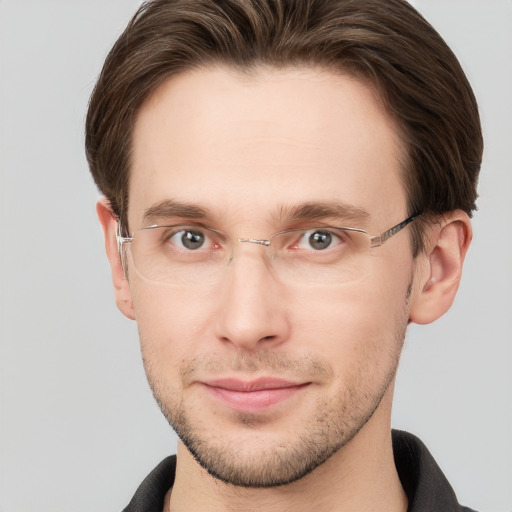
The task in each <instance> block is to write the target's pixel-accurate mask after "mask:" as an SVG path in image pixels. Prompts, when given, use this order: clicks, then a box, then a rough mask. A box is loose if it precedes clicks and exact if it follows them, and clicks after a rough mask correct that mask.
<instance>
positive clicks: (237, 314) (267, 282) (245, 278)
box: [216, 244, 290, 351]
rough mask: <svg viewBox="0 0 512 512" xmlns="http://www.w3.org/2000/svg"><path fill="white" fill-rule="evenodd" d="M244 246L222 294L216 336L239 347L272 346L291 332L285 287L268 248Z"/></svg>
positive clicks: (238, 251)
mask: <svg viewBox="0 0 512 512" xmlns="http://www.w3.org/2000/svg"><path fill="white" fill-rule="evenodd" d="M242 245H243V247H241V246H238V247H237V249H238V250H237V251H235V252H236V255H235V256H234V258H233V259H232V260H231V262H230V264H229V267H228V271H227V272H228V276H227V280H226V281H225V284H224V286H223V289H222V291H221V292H220V294H219V315H218V317H217V323H216V335H217V338H218V339H220V340H221V341H223V342H224V343H231V344H232V345H234V346H236V347H237V348H239V349H243V350H247V351H256V350H261V349H270V348H272V347H275V346H277V345H279V344H281V343H284V342H285V341H286V340H287V339H288V338H289V335H290V324H289V318H288V315H287V301H286V289H285V287H284V286H283V285H282V284H281V283H280V282H279V280H278V279H277V278H276V277H275V275H274V274H273V272H272V268H271V266H270V263H269V260H268V259H267V258H265V247H262V246H261V245H252V244H242Z"/></svg>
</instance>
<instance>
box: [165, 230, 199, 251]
mask: <svg viewBox="0 0 512 512" xmlns="http://www.w3.org/2000/svg"><path fill="white" fill-rule="evenodd" d="M167 240H168V242H170V243H171V244H173V245H175V246H176V247H178V248H179V249H186V250H189V251H195V250H197V249H201V248H203V247H204V246H205V245H206V244H207V242H208V236H207V235H206V234H205V233H204V232H203V231H199V230H197V229H181V230H180V231H176V232H175V233H173V234H171V235H170V236H169V238H168V239H167Z"/></svg>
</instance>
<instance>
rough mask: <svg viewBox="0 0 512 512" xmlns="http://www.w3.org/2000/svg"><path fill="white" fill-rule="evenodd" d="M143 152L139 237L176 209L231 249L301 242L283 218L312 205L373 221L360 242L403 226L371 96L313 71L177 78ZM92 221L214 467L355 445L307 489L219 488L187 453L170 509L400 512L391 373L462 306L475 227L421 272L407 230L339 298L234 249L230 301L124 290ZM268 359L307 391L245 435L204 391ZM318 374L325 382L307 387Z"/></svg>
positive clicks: (139, 152) (147, 126) (128, 305)
mask: <svg viewBox="0 0 512 512" xmlns="http://www.w3.org/2000/svg"><path fill="white" fill-rule="evenodd" d="M133 149H134V153H133V162H132V169H131V174H130V187H129V201H130V204H129V211H128V220H129V230H130V232H133V231H135V230H136V229H138V228H140V227H143V226H144V222H145V221H144V214H145V213H146V212H147V211H148V209H149V208H152V207H154V206H155V205H158V204H160V203H161V202H162V201H170V200H172V201H175V202H176V201H177V202H179V203H180V204H186V205H191V206H195V207H200V208H202V209H203V210H204V212H205V213H204V216H203V218H202V219H201V222H202V223H204V224H206V225H208V226H209V227H212V228H215V229H222V230H223V231H225V232H228V233H229V234H231V235H232V236H233V238H236V237H239V236H242V237H257V238H265V239H266V238H268V237H269V236H270V235H272V234H273V233H275V232H277V231H279V230H282V229H289V228H292V227H297V226H290V225H288V224H289V223H290V222H291V221H290V220H289V216H286V215H280V214H279V212H281V213H282V212H283V211H284V212H289V211H293V209H294V208H296V207H297V206H298V205H302V204H305V203H308V204H310V203H322V204H339V203H340V202H342V203H343V204H345V205H346V204H349V205H351V206H354V207H355V208H356V209H357V210H358V211H360V210H361V211H365V212H366V213H367V215H366V216H362V217H361V219H360V224H362V225H357V226H353V227H362V228H364V229H367V230H368V232H369V233H370V234H378V233H380V232H382V231H384V230H386V229H388V228H390V227H391V226H393V225H394V224H396V223H398V222H400V221H401V220H403V219H405V218H406V217H407V216H408V214H407V207H406V205H407V197H406V192H405V190H404V187H403V184H402V182H401V179H400V173H401V172H402V170H401V168H400V162H401V161H403V158H401V157H402V156H403V151H404V149H403V147H402V146H401V143H400V138H399V135H398V133H397V130H396V126H395V124H394V122H393V120H392V119H391V118H390V117H389V116H388V115H387V114H386V112H385V111H384V110H383V108H382V106H381V104H380V103H379V101H378V100H377V98H376V96H375V95H374V93H373V91H372V89H371V88H370V87H369V86H367V85H365V84H363V83H361V82H360V81H358V80H355V79H354V78H351V77H349V76H343V75H335V74H333V73H331V72H328V71H325V70H321V69H312V68H293V69H281V70H276V69H268V68H264V69H259V70H257V71H255V72H251V73H250V74H246V75H241V74H239V73H237V72H235V71H233V70H231V69H228V68H219V67H215V68H211V69H200V70H195V71H191V72H186V73H183V74H181V75H178V76H177V77H174V78H173V79H170V80H169V81H167V82H166V83H164V84H163V85H162V86H160V87H159V89H157V91H156V92H155V93H154V94H153V95H152V96H151V97H150V98H149V99H148V100H147V101H146V102H145V104H144V105H143V106H142V108H141V110H140V112H139V114H138V118H137V123H136V127H135V131H134V138H133ZM97 210H98V215H99V218H100V222H101V224H102V226H103V229H104V233H105V240H106V250H107V255H108V258H109V261H110V265H111V268H112V276H113V283H114V289H115V295H116V301H117V305H118V307H119V309H120V310H121V312H122V313H123V314H125V315H126V316H127V317H128V318H131V319H134V320H136V321H137V323H138V328H139V332H140V337H141V346H142V353H143V356H144V360H145V365H146V371H147V373H148V378H149V381H150V383H151V385H152V387H153V391H154V393H155V395H156V396H157V398H158V399H159V401H160V402H161V403H162V408H163V410H164V413H166V415H168V416H172V414H173V411H176V410H180V411H181V412H183V415H184V416H185V417H186V419H187V421H188V423H187V426H188V427H189V428H191V429H192V430H193V433H194V434H196V435H197V436H198V438H200V439H201V441H202V442H203V444H204V445H206V446H208V447H209V448H211V449H212V450H213V452H212V453H214V454H216V455H215V457H214V462H215V461H216V460H217V459H218V458H219V456H223V455H225V457H226V462H227V463H228V464H232V465H233V468H234V471H235V472H236V471H240V472H242V473H243V474H247V475H253V476H254V475H256V476H257V475H258V474H260V473H262V472H264V471H265V468H266V466H265V462H266V461H268V460H270V458H271V456H272V454H274V453H276V452H283V453H284V454H285V455H286V454H287V453H288V452H289V451H290V452H291V451H292V450H293V449H294V448H296V447H297V446H300V445H299V439H301V438H307V439H311V440H312V443H313V444H314V445H315V446H316V445H318V443H325V444H326V445H329V444H333V446H334V445H335V444H336V442H337V440H336V439H333V438H334V437H335V436H336V435H342V432H344V433H345V434H343V435H346V439H344V442H343V445H342V446H341V447H338V446H337V449H336V450H334V453H333V454H332V455H331V456H330V457H329V458H328V459H327V460H326V461H325V462H323V463H322V464H320V465H318V467H316V469H313V470H312V471H311V472H309V473H308V474H307V475H306V476H303V477H302V478H300V479H298V480H296V481H294V482H293V483H289V484H286V485H280V486H277V487H266V488H256V487H241V486H239V485H233V484H229V483H224V482H222V481H220V480H218V479H217V478H215V477H213V476H211V475H210V474H208V473H207V471H205V469H203V467H202V466H201V465H200V464H198V463H197V462H196V460H195V459H194V457H193V456H192V455H191V453H190V451H189V449H188V448H187V447H186V446H185V444H183V443H181V442H180V443H179V446H178V463H177V471H176V480H175V484H174V487H173V489H171V490H170V491H169V493H168V495H167V497H166V505H165V507H166V508H165V510H166V511H171V510H172V511H184V510H194V511H197V512H202V511H231V510H237V511H240V510H244V511H252V510H254V511H266V512H271V511H280V512H282V511H285V510H294V511H311V510H322V511H342V510H343V511H345V510H350V511H356V510H357V511H358V512H364V511H375V510H379V511H397V512H398V511H403V512H405V511H406V509H407V499H406V496H405V493H404V491H403V489H402V487H401V484H400V481H399V479H398V475H397V472H396V469H395V466H394V462H393V453H392V448H391V433H390V428H391V427H390V421H391V420H390V417H391V405H392V396H393V385H394V376H395V371H396V365H397V361H398V357H399V354H400V350H401V347H402V342H403V334H404V332H405V329H406V326H407V324H408V323H409V322H415V323H421V324H423V323H429V322H432V321H434V320H436V319H437V318H439V317H440V316H441V315H443V314H444V313H445V312H446V311H447V310H448V309H449V307H450V306H451V304H452V301H453V299H454V296H455V293H456V291H457V287H458V284H459V281H460V276H461V270H462V264H463V261H464V257H465V254H466V251H467V248H468V245H469V243H470V240H471V225H470V221H469V219H468V217H467V215H466V214H465V213H463V212H461V211H454V212H451V213H449V214H447V215H445V216H443V218H441V219H439V222H437V223H435V224H433V225H432V226H431V227H430V228H428V232H427V233H426V240H427V242H426V247H425V251H424V252H423V253H421V254H420V255H419V256H417V257H416V258H413V257H412V254H411V244H410V231H409V229H408V228H407V229H405V230H403V231H402V232H400V233H398V234H397V235H395V237H393V238H392V239H390V240H389V241H388V242H387V243H386V244H385V245H383V246H382V247H379V248H377V249H372V252H371V254H368V255H367V256H365V257H366V258H367V263H365V273H364V275H360V276H358V277H357V278H354V279H353V280H351V281H350V282H348V283H345V284H343V285H340V286H332V285H330V284H329V283H320V284H319V285H317V286H316V287H314V288H311V287H306V286H301V284H300V283H297V284H290V283H287V284H286V285H283V283H281V282H280V281H279V278H278V277H276V276H275V275H274V273H273V272H272V269H270V268H269V264H268V261H266V259H265V253H264V251H265V248H264V247H261V246H257V245H252V244H241V245H240V246H237V247H236V251H235V253H234V257H233V260H232V261H231V262H230V264H229V266H228V267H226V269H225V274H224V276H223V280H222V284H221V285H218V286H213V285H212V286H210V287H207V288H201V287H188V288H187V287H184V288H183V287H182V288H181V289H179V290H176V289H170V288H165V287H159V286H155V285H154V284H152V283H148V282H147V281H144V280H143V279H141V278H140V276H138V275H137V274H136V273H135V272H132V273H130V275H129V279H128V280H127V279H125V277H124V274H123V270H122V268H121V265H120V260H119V255H118V252H117V247H116V241H115V233H116V224H117V223H116V219H115V218H114V216H113V214H112V212H111V211H110V209H109V206H108V203H107V202H106V201H105V200H101V201H99V202H98V207H97ZM333 215H334V214H333ZM161 220H163V221H167V220H169V219H161ZM170 220H172V221H175V220H176V219H175V218H174V217H173V218H172V219H170ZM177 220H179V221H184V219H183V218H179V219H177ZM323 220H325V222H327V221H329V222H336V221H339V222H343V224H344V225H346V224H347V222H346V221H347V219H343V218H341V219H338V218H335V219H333V218H326V219H323ZM301 222H302V221H301ZM287 223H288V224H287ZM352 224H353V223H352ZM128 270H129V269H128ZM269 358H270V359H272V360H275V361H283V362H285V363H286V370H285V372H284V373H285V375H284V376H285V377H286V378H287V379H289V380H293V382H297V383H298V384H301V386H300V390H299V391H297V392H296V393H293V394H292V395H291V396H290V397H289V398H286V399H285V400H283V401H280V402H279V403H277V404H274V405H272V406H270V407H269V408H267V409H265V410H262V411H257V412H256V413H255V414H251V415H250V418H251V422H248V421H242V419H243V418H242V417H243V416H244V414H239V411H237V412H235V411H233V410H232V409H230V407H229V406H228V405H226V404H225V403H220V402H219V401H218V400H217V399H216V398H215V397H214V396H213V397H212V395H211V393H208V392H205V387H207V386H205V385H204V383H205V382H207V381H208V379H211V378H214V377H215V378H220V377H222V378H231V377H235V378H237V379H241V380H243V381H244V382H245V381H250V380H251V379H254V378H255V377H265V378H266V377H275V376H276V375H274V373H275V369H276V367H277V366H276V364H277V363H276V364H270V363H268V364H267V363H266V362H265V361H268V360H269ZM212 361H213V362H214V363H215V364H214V365H213V366H212V365H211V364H210V363H211V362H212ZM241 361H242V362H244V364H240V362H241ZM247 361H249V362H251V363H252V364H253V367H254V368H256V369H254V368H252V369H251V370H250V371H249V364H247V365H245V362H247ZM297 361H300V365H299V364H298V363H297V364H295V363H296V362H297ZM311 361H314V362H315V364H316V365H317V367H321V368H322V369H323V370H324V371H323V372H319V373H317V374H315V373H314V372H312V370H311V368H312V366H311V365H310V362H311ZM235 363H236V364H235ZM237 365H238V366H237ZM299 367H300V369H299ZM212 368H213V369H212ZM184 369H187V371H184ZM280 377H283V375H280ZM244 417H245V419H246V420H247V418H249V415H245V416H244ZM248 423H251V424H250V425H249V424H248ZM308 436H309V437H308ZM260 466H261V467H260ZM267 466H268V464H267ZM253 467H256V469H255V470H254V474H253V473H251V471H252V468H253Z"/></svg>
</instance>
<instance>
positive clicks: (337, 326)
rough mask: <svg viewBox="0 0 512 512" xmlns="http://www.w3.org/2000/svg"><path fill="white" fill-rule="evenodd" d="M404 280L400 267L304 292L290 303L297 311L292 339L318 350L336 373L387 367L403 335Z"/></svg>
mask: <svg viewBox="0 0 512 512" xmlns="http://www.w3.org/2000/svg"><path fill="white" fill-rule="evenodd" d="M391 276H393V278H391ZM409 283H410V280H409V279H408V277H407V274H406V273H404V272H403V271H402V272H401V273H392V272H390V273H389V277H387V278H385V279H382V278H381V279H380V281H377V279H376V278H375V276H374V277H372V276H371V275H369V276H368V277H367V278H365V279H361V280H358V281H357V282H356V281H354V282H351V283H349V284H347V285H344V286H337V287H330V288H328V287H325V288H323V289H317V290H315V292H314V294H312V293H308V294H307V295H305V296H303V297H302V299H299V300H297V303H296V304H295V306H293V305H292V307H291V308H290V309H291V310H292V311H293V310H294V311H295V312H296V313H295V321H292V324H293V325H294V333H293V334H294V338H295V341H292V344H297V343H299V344H300V345H301V347H300V349H299V350H304V351H315V352H316V353H317V354H319V355H321V356H322V357H323V358H325V359H326V360H327V361H329V362H330V364H331V365H332V366H333V369H334V370H335V373H336V374H337V375H338V377H339V378H340V379H345V378H346V377H347V375H346V374H347V373H352V372H358V373H360V374H363V373H364V374H369V376H370V377H371V374H372V372H375V373H376V374H382V372H386V371H388V369H389V368H390V367H391V366H393V364H394V362H395V360H396V359H397V357H398V355H399V353H400V350H401V346H402V342H403V338H404V335H405V329H406V326H407V319H408V312H407V311H408V310H407V299H406V296H407V289H408V286H409ZM297 340H300V341H297Z"/></svg>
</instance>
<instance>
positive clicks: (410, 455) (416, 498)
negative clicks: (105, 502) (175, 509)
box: [123, 430, 475, 512]
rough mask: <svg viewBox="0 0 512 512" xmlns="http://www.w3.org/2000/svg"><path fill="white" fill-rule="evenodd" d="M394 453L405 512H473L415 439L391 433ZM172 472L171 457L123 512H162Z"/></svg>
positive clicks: (143, 483) (396, 431)
mask: <svg viewBox="0 0 512 512" xmlns="http://www.w3.org/2000/svg"><path fill="white" fill-rule="evenodd" d="M393 452H394V456H395V464H396V468H397V471H398V475H399V476H400V480H401V482H402V486H403V488H404V490H405V493H406V494H407V498H408V499H409V507H408V509H407V512H475V511H473V510H472V509H470V508H466V507H463V506H461V505H459V503H458V502H457V498H456V496H455V493H454V492H453V489H452V488H451V486H450V484H449V483H448V480H446V477H445V476H444V475H443V472H442V471H441V469H440V468H439V466H438V465H437V463H436V461H435V460H434V458H433V457H432V455H431V454H430V452H429V451H428V450H427V447H426V446H425V445H424V444H423V443H422V442H421V441H420V440H419V439H418V438H417V437H415V436H413V435H412V434H408V433H407V432H401V431H399V430H394V431H393ZM175 472H176V456H175V455H173V456H171V457H167V458H166V459H164V460H163V461H162V462H160V464H158V466H157V467H156V468H155V469H154V470H153V471H152V472H151V473H150V474H149V475H148V476H147V477H146V478H145V480H144V481H143V482H142V483H141V484H140V486H139V488H138V489H137V492H136V493H135V495H134V496H133V498H132V500H131V501H130V503H129V505H128V506H127V507H126V508H125V509H124V510H123V512H162V510H163V507H164V498H165V495H166V493H167V491H168V490H169V489H170V488H171V487H172V485H173V483H174V474H175ZM191 512H192V511H191Z"/></svg>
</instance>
